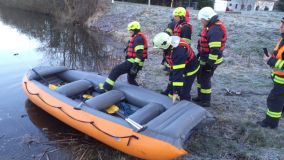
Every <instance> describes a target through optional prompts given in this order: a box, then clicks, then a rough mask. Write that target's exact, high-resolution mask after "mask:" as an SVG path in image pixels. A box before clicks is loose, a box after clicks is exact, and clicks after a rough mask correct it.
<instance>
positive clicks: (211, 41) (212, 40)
mask: <svg viewBox="0 0 284 160" xmlns="http://www.w3.org/2000/svg"><path fill="white" fill-rule="evenodd" d="M226 41H227V29H226V27H225V25H224V24H223V22H221V21H220V20H219V19H218V16H217V15H216V16H214V17H212V18H211V20H210V21H209V23H208V25H207V27H206V28H203V30H202V31H201V37H200V39H199V41H198V51H199V54H200V64H201V65H205V64H206V63H208V64H209V65H211V66H214V65H218V64H221V63H222V62H223V51H224V49H225V43H226Z"/></svg>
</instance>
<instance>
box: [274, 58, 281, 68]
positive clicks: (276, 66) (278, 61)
mask: <svg viewBox="0 0 284 160" xmlns="http://www.w3.org/2000/svg"><path fill="white" fill-rule="evenodd" d="M280 62H281V59H278V60H277V62H276V63H275V65H274V68H276V69H278V68H279V64H280Z"/></svg>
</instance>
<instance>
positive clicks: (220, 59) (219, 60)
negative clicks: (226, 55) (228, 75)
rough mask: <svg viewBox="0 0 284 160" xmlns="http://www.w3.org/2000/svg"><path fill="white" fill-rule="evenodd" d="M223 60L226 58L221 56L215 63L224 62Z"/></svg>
mask: <svg viewBox="0 0 284 160" xmlns="http://www.w3.org/2000/svg"><path fill="white" fill-rule="evenodd" d="M223 60H224V59H223V57H221V58H219V59H217V60H216V62H215V64H220V63H222V62H223Z"/></svg>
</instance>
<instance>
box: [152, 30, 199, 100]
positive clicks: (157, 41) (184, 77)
mask: <svg viewBox="0 0 284 160" xmlns="http://www.w3.org/2000/svg"><path fill="white" fill-rule="evenodd" d="M153 43H154V48H159V49H162V50H163V52H164V55H165V57H166V61H167V63H168V64H169V65H170V69H171V71H170V75H169V76H170V77H169V79H170V81H171V82H172V83H171V84H170V86H168V88H170V89H171V92H170V94H172V95H169V96H170V97H172V99H173V102H175V101H176V99H177V98H178V97H179V98H180V99H181V100H183V99H185V100H189V101H191V96H190V90H191V86H192V83H193V81H194V79H195V77H196V74H197V71H198V69H199V64H198V60H197V58H196V57H195V54H194V52H193V50H192V48H191V47H190V46H189V45H188V43H187V42H186V41H185V40H183V39H182V38H180V37H178V36H169V35H168V34H167V33H165V32H161V33H158V34H157V35H155V37H154V39H153Z"/></svg>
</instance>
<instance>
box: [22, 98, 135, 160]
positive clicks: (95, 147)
mask: <svg viewBox="0 0 284 160" xmlns="http://www.w3.org/2000/svg"><path fill="white" fill-rule="evenodd" d="M25 108H26V111H27V114H28V117H29V119H30V120H31V122H32V123H33V124H34V125H35V126H36V127H37V128H38V129H39V130H40V131H41V132H42V133H43V134H44V136H45V138H47V139H48V140H47V141H46V142H39V144H40V145H44V147H45V148H46V147H47V146H48V147H47V148H49V149H48V151H56V152H52V153H49V156H50V158H51V159H53V160H54V159H58V160H63V159H66V160H67V159H80V158H81V157H82V155H83V154H84V158H83V159H86V160H89V159H114V158H113V157H123V159H125V158H127V157H129V156H127V155H125V154H123V153H121V152H119V151H117V150H114V149H112V148H110V147H108V146H106V145H104V144H103V143H100V142H98V141H96V140H95V139H93V138H90V137H87V136H84V134H83V133H80V132H78V131H76V130H74V129H72V128H70V127H68V126H67V125H65V124H63V123H62V122H60V121H58V120H57V119H55V118H53V117H52V116H50V115H49V114H47V113H46V112H45V111H43V110H41V109H40V108H38V107H37V106H35V105H34V104H33V103H32V102H30V101H29V100H27V101H26V103H25ZM42 147H43V146H42ZM56 157H57V158H56ZM118 159H119V158H118ZM120 159H121V158H120ZM129 159H133V160H136V158H133V157H131V158H130V157H129Z"/></svg>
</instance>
